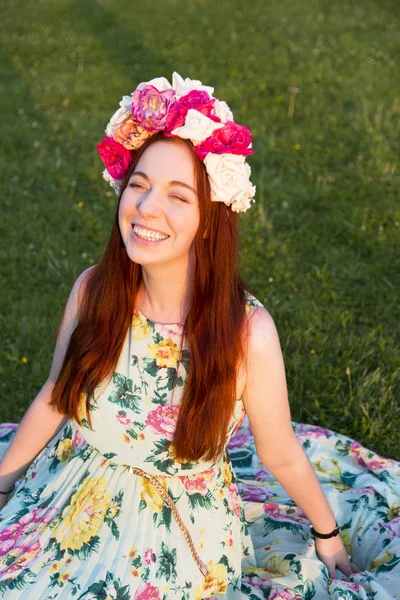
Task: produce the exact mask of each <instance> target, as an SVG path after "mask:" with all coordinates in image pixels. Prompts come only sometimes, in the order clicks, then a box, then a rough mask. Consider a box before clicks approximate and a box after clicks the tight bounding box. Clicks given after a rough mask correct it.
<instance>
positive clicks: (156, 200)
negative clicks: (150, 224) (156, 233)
mask: <svg viewBox="0 0 400 600" xmlns="http://www.w3.org/2000/svg"><path fill="white" fill-rule="evenodd" d="M161 204H162V203H161V198H160V195H159V194H158V193H157V191H156V190H155V189H152V190H148V191H147V192H145V193H144V194H141V195H140V197H139V198H138V201H137V209H138V211H139V212H140V213H141V214H142V215H143V216H147V217H158V216H160V215H161V212H162V206H161Z"/></svg>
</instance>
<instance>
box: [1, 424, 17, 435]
mask: <svg viewBox="0 0 400 600" xmlns="http://www.w3.org/2000/svg"><path fill="white" fill-rule="evenodd" d="M16 429H18V423H1V424H0V438H1V437H3V436H4V435H7V434H8V433H10V431H16Z"/></svg>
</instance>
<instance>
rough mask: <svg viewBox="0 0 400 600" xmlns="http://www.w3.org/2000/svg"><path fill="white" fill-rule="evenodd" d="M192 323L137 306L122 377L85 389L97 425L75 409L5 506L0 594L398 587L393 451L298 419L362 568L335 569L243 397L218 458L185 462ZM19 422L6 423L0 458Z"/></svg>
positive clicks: (385, 593) (98, 595) (394, 591)
mask: <svg viewBox="0 0 400 600" xmlns="http://www.w3.org/2000/svg"><path fill="white" fill-rule="evenodd" d="M254 306H262V304H261V303H260V302H259V301H258V300H257V299H256V298H255V297H254V296H252V295H250V294H248V298H247V310H251V309H252V307H254ZM182 328H183V325H182V324H172V325H171V324H168V325H166V324H161V323H155V322H154V321H151V320H150V319H148V318H146V317H145V316H144V315H143V314H142V313H141V312H140V311H139V309H137V308H136V309H135V313H134V318H133V321H132V325H131V326H130V328H129V330H128V333H127V336H126V339H125V342H124V346H123V349H122V352H121V355H120V357H119V361H118V364H117V366H116V368H115V371H114V373H113V376H112V377H111V379H110V380H109V381H107V382H104V383H103V384H102V385H101V386H99V388H98V389H97V390H96V392H95V394H94V397H93V398H91V401H90V416H91V422H92V424H91V426H90V424H89V422H88V420H87V419H86V418H84V419H83V422H82V425H79V424H78V423H77V422H76V421H75V420H73V419H70V420H68V421H67V422H66V424H65V425H64V426H63V427H62V429H60V431H59V432H58V433H57V434H56V435H55V436H54V437H53V438H52V439H51V440H50V442H49V443H48V444H47V445H46V446H45V447H44V448H43V450H42V451H41V452H40V453H39V454H38V456H37V457H36V458H35V460H34V461H33V463H32V464H31V465H30V467H29V469H28V470H27V472H26V473H25V475H24V476H22V477H21V478H20V480H19V481H18V482H17V483H16V488H15V490H14V492H13V493H12V494H11V495H10V498H9V501H8V503H7V504H6V506H5V507H4V508H3V510H2V511H1V512H0V598H6V599H11V600H14V599H15V600H17V599H24V600H36V599H37V600H55V599H61V600H66V599H71V598H74V599H76V600H80V599H85V600H95V599H103V600H130V599H134V600H147V599H153V600H200V599H201V598H226V599H227V600H236V599H244V598H247V599H250V600H256V599H262V598H271V599H274V600H277V599H283V600H301V599H303V598H305V599H312V598H315V599H316V600H320V599H321V600H323V599H325V598H333V599H339V598H342V599H346V600H356V599H358V598H362V599H363V598H365V599H370V600H372V599H378V600H389V599H395V598H400V538H399V534H400V477H399V476H400V464H399V463H397V462H395V461H393V460H388V459H383V458H382V457H379V456H378V455H376V454H374V453H373V452H371V451H369V450H367V449H365V448H363V447H362V446H361V445H360V444H358V443H357V442H355V441H353V440H351V439H349V438H347V437H345V436H342V435H339V434H336V433H334V432H331V431H329V430H326V429H322V428H320V427H316V426H311V425H304V424H297V423H293V426H294V428H295V431H296V434H297V436H298V438H299V439H300V440H301V442H302V444H303V447H304V449H305V451H306V453H307V455H308V456H309V458H310V460H311V462H312V463H313V466H314V468H315V469H316V471H317V474H318V477H319V480H320V482H321V485H322V487H323V489H324V492H325V494H326V496H327V498H328V501H329V503H330V505H331V506H332V508H333V510H334V512H335V515H336V517H337V521H338V523H339V525H340V526H341V528H342V533H341V535H342V538H343V540H344V543H345V545H346V548H347V549H348V551H349V552H351V554H352V556H353V561H354V562H355V563H356V565H357V566H358V567H360V568H361V569H362V571H361V573H358V574H354V575H352V576H351V577H349V578H346V577H344V576H343V575H342V574H341V573H340V572H339V571H338V572H337V577H336V578H335V579H333V580H332V579H329V576H328V571H327V569H326V567H325V566H324V565H323V563H321V562H320V561H319V560H318V557H317V555H316V552H315V546H314V543H313V540H312V538H311V536H310V530H309V521H308V520H307V518H306V517H305V515H304V514H302V513H301V511H300V510H299V509H298V508H297V507H296V506H295V504H294V503H293V501H292V500H291V499H290V498H289V497H288V495H287V494H286V492H285V491H284V490H283V489H282V487H281V486H280V485H279V484H278V482H277V481H276V480H274V478H273V477H272V476H271V474H270V473H269V472H268V470H267V469H266V468H265V467H264V466H263V465H262V463H261V462H260V460H259V458H258V456H257V453H256V449H255V445H254V439H253V436H252V433H251V429H250V425H249V422H248V420H247V417H246V416H245V411H244V406H243V402H242V399H238V400H237V401H236V406H235V410H234V413H233V415H232V419H231V423H230V427H229V429H228V433H227V438H226V443H227V449H228V452H226V453H225V454H224V456H223V457H222V458H221V459H220V460H218V461H215V462H211V461H209V462H206V461H198V462H178V461H177V460H176V458H175V455H174V448H173V444H172V439H173V434H174V429H175V425H176V419H177V416H178V412H179V406H180V402H181V400H182V396H183V390H184V385H185V383H186V381H187V377H188V370H189V349H188V348H187V347H185V346H183V347H182V348H181V347H180V344H181V341H182ZM178 361H179V364H178ZM177 367H179V368H177ZM174 388H175V391H174V392H173V389H174ZM84 400H85V398H84V397H83V401H82V406H81V414H82V417H84V410H83V409H84ZM16 428H17V425H16V424H10V423H8V424H2V425H0V458H1V456H2V455H3V454H4V452H5V450H6V448H7V446H8V444H9V443H10V441H11V439H12V437H13V435H14V433H15V430H16ZM135 468H139V469H141V470H142V471H140V472H139V474H138V473H137V472H136V471H135V470H134V469H135ZM152 477H156V481H157V482H158V484H156V483H154V482H155V480H154V479H152ZM166 496H167V497H169V498H170V499H171V500H172V502H171V501H170V504H169V503H168V502H166V500H165V497H166ZM171 504H172V506H171ZM174 507H176V509H177V511H178V517H177V515H176V513H175V511H174ZM179 520H181V522H179ZM185 528H187V529H186V533H185ZM192 544H193V545H192ZM196 557H197V558H196ZM201 565H203V566H205V567H206V571H204V570H203V571H202V570H201Z"/></svg>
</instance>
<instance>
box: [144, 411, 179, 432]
mask: <svg viewBox="0 0 400 600" xmlns="http://www.w3.org/2000/svg"><path fill="white" fill-rule="evenodd" d="M179 409H180V407H179V406H171V405H169V404H167V405H165V406H161V405H160V406H158V407H157V408H156V409H155V410H151V411H150V412H149V414H148V415H147V418H146V425H147V426H148V427H149V428H150V429H151V431H152V432H153V433H158V434H160V435H164V436H165V437H166V438H167V439H168V440H172V438H173V436H174V432H175V428H176V422H177V419H178V414H179Z"/></svg>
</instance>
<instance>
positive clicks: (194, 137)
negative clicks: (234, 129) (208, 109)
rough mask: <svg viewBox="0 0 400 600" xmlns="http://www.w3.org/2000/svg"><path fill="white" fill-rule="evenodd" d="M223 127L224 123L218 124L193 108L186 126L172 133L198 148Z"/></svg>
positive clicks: (188, 113)
mask: <svg viewBox="0 0 400 600" xmlns="http://www.w3.org/2000/svg"><path fill="white" fill-rule="evenodd" d="M223 126H224V124H223V123H216V122H215V121H213V120H212V119H209V118H208V117H206V115H203V113H201V112H199V111H198V110H194V109H193V108H191V109H189V110H188V112H187V115H186V119H185V124H184V125H182V127H177V128H176V129H174V130H173V131H172V132H171V133H173V134H174V135H178V136H179V137H181V138H184V139H187V140H190V141H191V142H192V143H193V145H194V146H198V144H201V142H203V141H204V140H205V139H207V138H208V137H210V135H211V134H212V132H213V131H215V130H216V129H219V128H220V127H223Z"/></svg>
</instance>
